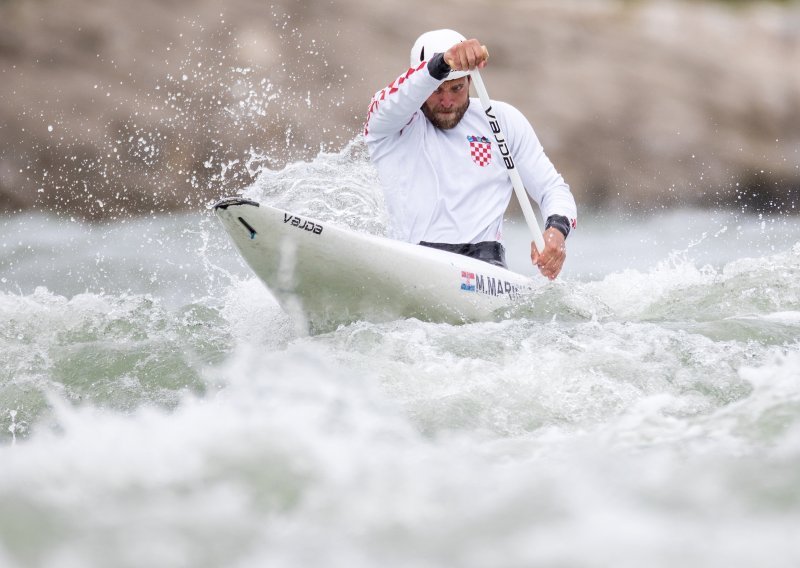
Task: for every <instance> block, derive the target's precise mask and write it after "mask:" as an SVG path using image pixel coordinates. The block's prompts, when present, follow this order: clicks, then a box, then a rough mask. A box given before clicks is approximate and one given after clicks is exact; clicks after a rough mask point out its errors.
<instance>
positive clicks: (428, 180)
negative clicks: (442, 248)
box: [364, 62, 577, 243]
mask: <svg viewBox="0 0 800 568" xmlns="http://www.w3.org/2000/svg"><path fill="white" fill-rule="evenodd" d="M445 80H446V79H443V80H438V79H436V78H434V77H433V76H431V74H430V72H429V70H428V66H427V62H422V63H421V64H420V65H419V67H416V68H411V69H409V70H408V72H406V73H405V74H404V75H401V76H400V77H398V78H397V79H396V80H395V81H394V82H393V83H392V84H391V85H389V86H388V87H387V88H385V89H383V90H381V91H379V92H378V93H376V94H375V96H374V97H373V99H372V102H371V104H370V107H369V114H368V116H367V122H366V125H365V127H364V136H365V139H366V144H367V149H368V151H369V154H370V158H371V160H372V162H373V163H374V164H375V166H376V167H377V170H378V175H379V178H380V181H381V185H382V186H383V190H384V196H385V201H386V206H387V209H388V213H389V219H390V225H389V229H390V235H391V236H392V237H393V238H396V239H399V240H404V241H408V242H411V243H418V242H420V241H428V242H436V243H478V242H481V241H502V229H503V214H504V213H505V211H506V208H507V207H508V203H509V200H510V199H511V194H512V192H513V187H512V185H511V181H510V179H509V177H508V173H507V171H506V168H505V165H504V163H503V160H502V156H501V155H500V152H499V150H498V148H497V144H496V143H495V142H494V139H493V135H492V132H491V129H490V127H489V122H488V120H487V118H486V116H485V114H484V112H483V109H482V108H481V106H480V101H479V100H478V99H470V105H469V108H468V109H467V111H466V113H465V114H464V117H463V118H462V120H461V121H460V122H459V123H458V125H456V126H455V127H454V128H452V129H450V130H442V129H440V128H437V127H435V126H434V125H433V124H431V122H430V121H429V120H428V119H427V117H426V116H425V115H424V114H423V113H422V111H421V110H420V107H421V106H422V105H423V103H424V102H425V101H426V100H427V98H428V97H429V96H430V95H431V94H432V93H433V92H434V91H435V90H436V89H437V88H438V87H439V85H440V84H441V83H443V82H444V81H445ZM492 107H493V109H494V110H495V111H496V112H497V119H498V121H499V122H500V125H501V127H502V129H503V133H504V134H505V136H506V140H507V143H508V145H509V147H510V149H511V155H512V156H513V157H514V163H515V164H516V167H517V169H518V170H519V174H520V177H521V178H522V182H523V184H524V185H525V188H526V190H527V191H528V193H529V194H530V196H531V197H532V198H533V199H534V201H536V203H537V204H538V205H539V208H540V210H541V212H542V217H543V218H544V219H547V218H548V217H549V216H550V215H553V214H556V215H562V216H564V217H567V218H568V219H569V220H570V225H571V226H572V227H574V226H575V223H576V217H577V212H576V206H575V200H574V198H573V197H572V193H571V192H570V189H569V186H568V185H567V184H566V183H565V182H564V179H563V178H562V177H561V175H560V174H559V173H558V172H557V171H556V169H555V167H554V166H553V164H552V162H551V161H550V160H549V159H548V157H547V156H546V155H545V153H544V149H543V148H542V145H541V143H540V142H539V139H538V138H537V137H536V134H535V133H534V131H533V128H532V127H531V125H530V123H529V122H528V120H527V119H526V118H525V117H524V116H523V115H522V113H521V112H519V111H518V110H517V109H516V108H514V107H513V106H511V105H509V104H506V103H502V102H493V103H492Z"/></svg>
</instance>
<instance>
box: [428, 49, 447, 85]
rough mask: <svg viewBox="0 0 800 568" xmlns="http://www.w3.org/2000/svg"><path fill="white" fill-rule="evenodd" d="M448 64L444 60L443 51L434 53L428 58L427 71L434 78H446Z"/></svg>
mask: <svg viewBox="0 0 800 568" xmlns="http://www.w3.org/2000/svg"><path fill="white" fill-rule="evenodd" d="M450 71H451V69H450V66H449V65H448V64H447V63H446V62H445V60H444V53H434V54H433V57H431V58H430V59H429V60H428V73H430V74H431V77H433V78H434V79H438V80H440V81H441V80H442V79H446V78H447V76H448V75H449V74H450Z"/></svg>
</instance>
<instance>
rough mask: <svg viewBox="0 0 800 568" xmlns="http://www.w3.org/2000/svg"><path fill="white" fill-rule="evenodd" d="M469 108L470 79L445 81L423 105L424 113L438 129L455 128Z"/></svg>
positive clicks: (462, 78)
mask: <svg viewBox="0 0 800 568" xmlns="http://www.w3.org/2000/svg"><path fill="white" fill-rule="evenodd" d="M467 107H469V79H468V78H467V77H461V78H460V79H453V80H452V81H445V82H444V83H442V84H441V85H439V88H438V89H436V90H435V91H434V92H433V94H432V95H431V96H430V97H428V100H426V101H425V104H424V105H422V112H423V114H424V115H425V116H427V117H428V120H430V121H431V122H432V123H433V125H434V126H435V127H436V128H441V129H442V130H449V129H451V128H454V127H455V126H456V124H458V123H459V122H460V121H461V119H462V118H463V116H464V113H465V112H467Z"/></svg>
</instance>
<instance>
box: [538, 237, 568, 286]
mask: <svg viewBox="0 0 800 568" xmlns="http://www.w3.org/2000/svg"><path fill="white" fill-rule="evenodd" d="M542 236H543V237H544V251H543V252H541V253H540V252H539V251H538V249H537V248H536V244H535V243H531V262H532V263H533V265H534V266H538V267H539V272H541V273H542V275H543V276H546V277H547V278H549V279H550V280H555V279H556V276H558V274H559V272H561V267H562V266H564V260H565V259H566V258H567V247H566V245H565V243H564V241H565V239H564V235H563V234H561V231H559V230H558V229H555V228H553V227H550V228H549V229H547V230H546V231H545V232H544V234H543V235H542Z"/></svg>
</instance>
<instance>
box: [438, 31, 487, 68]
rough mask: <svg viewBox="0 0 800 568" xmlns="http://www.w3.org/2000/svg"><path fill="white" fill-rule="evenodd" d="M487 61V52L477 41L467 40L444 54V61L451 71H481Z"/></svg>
mask: <svg viewBox="0 0 800 568" xmlns="http://www.w3.org/2000/svg"><path fill="white" fill-rule="evenodd" d="M488 59H489V50H487V49H486V46H485V45H481V42H479V41H478V40H477V39H468V40H467V41H462V42H461V43H457V44H455V45H454V46H453V47H451V48H450V49H448V50H447V51H446V52H445V54H444V61H445V63H447V64H448V65H449V66H450V69H452V70H453V71H471V70H473V69H476V68H477V69H483V68H484V67H486V61H487V60H488Z"/></svg>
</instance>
